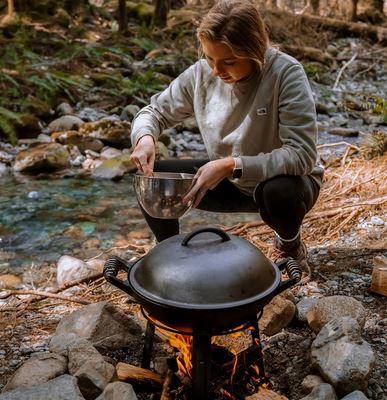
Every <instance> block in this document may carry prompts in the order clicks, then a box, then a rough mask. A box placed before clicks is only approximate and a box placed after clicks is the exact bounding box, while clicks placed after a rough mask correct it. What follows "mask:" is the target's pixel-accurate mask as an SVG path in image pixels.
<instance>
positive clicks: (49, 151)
mask: <svg viewBox="0 0 387 400" xmlns="http://www.w3.org/2000/svg"><path fill="white" fill-rule="evenodd" d="M69 156H70V153H69V151H68V149H66V148H65V147H63V146H62V145H60V144H59V143H47V144H46V143H44V144H40V145H38V146H35V147H32V148H31V149H27V150H24V151H21V152H20V153H19V154H18V155H17V156H16V160H15V164H14V166H13V169H14V171H16V172H46V171H52V170H57V169H62V168H66V167H68V166H69Z"/></svg>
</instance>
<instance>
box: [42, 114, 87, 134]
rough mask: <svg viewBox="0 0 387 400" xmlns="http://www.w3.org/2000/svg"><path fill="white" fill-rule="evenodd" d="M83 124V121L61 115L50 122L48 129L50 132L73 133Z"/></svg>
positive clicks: (71, 116)
mask: <svg viewBox="0 0 387 400" xmlns="http://www.w3.org/2000/svg"><path fill="white" fill-rule="evenodd" d="M83 123H84V122H83V120H82V119H81V118H79V117H76V116H75V115H63V116H62V117H60V118H57V119H54V120H53V121H51V122H50V123H49V125H48V129H49V130H50V132H63V131H73V130H78V128H79V127H80V126H81V125H82V124H83Z"/></svg>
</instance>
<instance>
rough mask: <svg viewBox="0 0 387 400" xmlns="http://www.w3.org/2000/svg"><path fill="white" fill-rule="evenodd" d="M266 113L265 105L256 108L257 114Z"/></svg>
mask: <svg viewBox="0 0 387 400" xmlns="http://www.w3.org/2000/svg"><path fill="white" fill-rule="evenodd" d="M266 114H267V110H266V107H263V108H258V110H257V115H266Z"/></svg>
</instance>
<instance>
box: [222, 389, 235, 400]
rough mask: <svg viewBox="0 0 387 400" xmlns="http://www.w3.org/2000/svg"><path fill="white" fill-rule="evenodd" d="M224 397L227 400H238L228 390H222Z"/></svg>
mask: <svg viewBox="0 0 387 400" xmlns="http://www.w3.org/2000/svg"><path fill="white" fill-rule="evenodd" d="M222 396H223V398H224V399H226V400H236V399H235V397H234V396H233V395H232V394H231V393H230V392H228V391H227V390H226V389H222Z"/></svg>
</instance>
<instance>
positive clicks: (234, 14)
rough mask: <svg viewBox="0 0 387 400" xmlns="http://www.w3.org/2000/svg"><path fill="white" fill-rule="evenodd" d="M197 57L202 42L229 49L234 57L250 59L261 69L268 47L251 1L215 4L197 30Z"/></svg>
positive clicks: (264, 33) (265, 35) (230, 1)
mask: <svg viewBox="0 0 387 400" xmlns="http://www.w3.org/2000/svg"><path fill="white" fill-rule="evenodd" d="M197 38H198V40H199V44H200V45H199V54H200V56H203V50H202V46H201V41H202V40H209V41H212V42H213V41H217V42H222V43H224V44H226V45H228V46H229V47H230V48H231V50H232V51H233V52H234V54H235V55H236V56H237V57H242V58H249V59H251V60H253V61H255V62H256V63H257V64H258V65H259V66H260V67H262V65H263V63H264V60H265V52H266V50H267V48H268V46H269V39H268V36H267V33H266V28H265V24H264V22H263V20H262V17H261V15H260V13H259V11H258V9H257V7H256V6H255V5H254V4H253V3H252V2H251V1H250V0H218V1H217V2H216V3H215V5H214V6H213V7H212V8H211V9H210V10H209V12H208V13H207V14H206V15H205V16H204V18H203V20H202V22H201V23H200V25H199V27H198V30H197Z"/></svg>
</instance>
